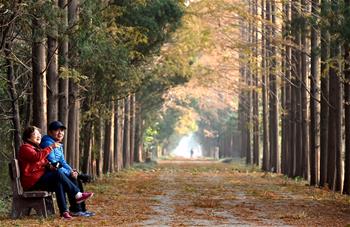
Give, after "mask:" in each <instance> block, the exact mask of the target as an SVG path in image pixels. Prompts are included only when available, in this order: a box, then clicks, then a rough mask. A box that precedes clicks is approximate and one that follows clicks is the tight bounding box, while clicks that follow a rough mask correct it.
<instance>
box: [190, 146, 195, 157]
mask: <svg viewBox="0 0 350 227" xmlns="http://www.w3.org/2000/svg"><path fill="white" fill-rule="evenodd" d="M190 153H191V158H193V154H194V151H193V148H191V151H190Z"/></svg>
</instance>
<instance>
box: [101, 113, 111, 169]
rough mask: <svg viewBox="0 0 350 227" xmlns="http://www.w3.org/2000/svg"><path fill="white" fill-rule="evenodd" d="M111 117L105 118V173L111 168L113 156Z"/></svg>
mask: <svg viewBox="0 0 350 227" xmlns="http://www.w3.org/2000/svg"><path fill="white" fill-rule="evenodd" d="M111 131H112V124H111V117H108V118H107V119H106V120H105V136H104V142H103V144H104V149H103V173H105V174H106V173H108V172H109V169H110V166H109V164H110V161H109V159H110V158H111Z"/></svg>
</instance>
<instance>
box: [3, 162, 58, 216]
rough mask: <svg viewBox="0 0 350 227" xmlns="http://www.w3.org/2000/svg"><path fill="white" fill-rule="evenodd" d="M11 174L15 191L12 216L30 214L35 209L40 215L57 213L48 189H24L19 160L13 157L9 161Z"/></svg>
mask: <svg viewBox="0 0 350 227" xmlns="http://www.w3.org/2000/svg"><path fill="white" fill-rule="evenodd" d="M9 174H10V178H11V185H12V191H13V198H12V210H11V217H12V218H20V217H22V216H24V215H30V212H31V210H32V209H33V210H35V211H36V213H37V214H38V215H41V216H44V217H45V218H47V217H48V215H52V214H55V208H54V204H53V199H52V194H51V193H50V192H47V191H23V188H22V185H21V181H20V170H19V165H18V160H17V159H13V160H12V161H11V162H10V163H9Z"/></svg>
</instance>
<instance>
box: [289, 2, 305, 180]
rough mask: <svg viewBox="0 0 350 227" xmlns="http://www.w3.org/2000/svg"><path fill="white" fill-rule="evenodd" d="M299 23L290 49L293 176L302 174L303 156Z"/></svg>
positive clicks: (294, 7) (294, 13)
mask: <svg viewBox="0 0 350 227" xmlns="http://www.w3.org/2000/svg"><path fill="white" fill-rule="evenodd" d="M300 10H301V9H300V1H299V0H295V1H293V2H292V21H296V20H298V19H299V17H300V13H299V12H300ZM295 24H296V23H295ZM298 26H299V25H297V24H296V25H295V27H294V28H293V33H294V39H295V45H296V46H297V49H296V48H294V49H293V51H292V59H293V60H294V61H293V66H292V67H293V75H292V78H293V84H294V86H293V93H292V95H293V96H294V97H293V100H292V102H293V111H294V112H293V117H294V118H293V119H294V124H295V126H294V127H295V128H293V129H294V130H295V132H293V133H295V134H293V136H295V140H292V141H295V148H294V149H293V152H294V157H295V162H294V164H295V167H294V173H293V176H302V168H303V163H302V157H303V153H302V152H303V138H302V133H300V132H302V105H301V103H302V100H301V90H302V89H303V86H302V83H301V75H302V69H301V30H300V27H298Z"/></svg>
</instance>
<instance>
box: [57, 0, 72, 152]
mask: <svg viewBox="0 0 350 227" xmlns="http://www.w3.org/2000/svg"><path fill="white" fill-rule="evenodd" d="M58 4H59V7H60V8H61V9H62V23H63V25H64V26H65V27H68V7H67V0H59V1H58ZM58 58H59V67H65V68H68V39H67V36H66V35H64V36H63V38H62V39H60V40H59V44H58ZM58 89H59V94H58V119H59V121H61V122H62V123H63V124H64V125H65V126H68V104H69V103H68V96H69V93H68V79H65V78H62V77H61V78H59V88H58ZM67 138H68V137H67V136H65V137H64V141H63V144H64V147H67ZM65 155H67V149H65Z"/></svg>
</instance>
